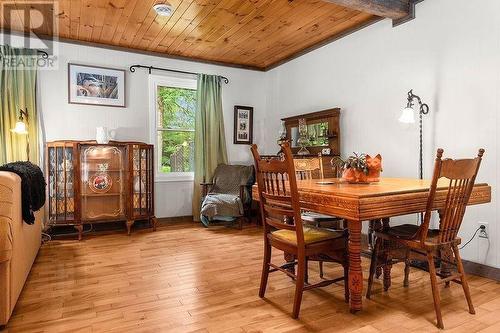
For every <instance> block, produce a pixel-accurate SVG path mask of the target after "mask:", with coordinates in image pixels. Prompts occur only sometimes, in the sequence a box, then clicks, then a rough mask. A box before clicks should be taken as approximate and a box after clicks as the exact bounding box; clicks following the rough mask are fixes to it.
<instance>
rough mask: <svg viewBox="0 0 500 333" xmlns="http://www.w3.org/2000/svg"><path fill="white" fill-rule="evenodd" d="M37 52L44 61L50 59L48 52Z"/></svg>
mask: <svg viewBox="0 0 500 333" xmlns="http://www.w3.org/2000/svg"><path fill="white" fill-rule="evenodd" d="M36 52H38V53H41V54H42V58H43V59H47V58H48V57H49V54H48V53H47V52H45V51H42V50H36Z"/></svg>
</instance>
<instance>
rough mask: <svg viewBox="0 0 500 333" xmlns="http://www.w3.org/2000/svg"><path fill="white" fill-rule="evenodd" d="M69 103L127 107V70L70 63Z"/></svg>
mask: <svg viewBox="0 0 500 333" xmlns="http://www.w3.org/2000/svg"><path fill="white" fill-rule="evenodd" d="M68 103H71V104H89V105H100V106H116V107H122V108H123V107H125V71H124V70H122V69H113V68H106V67H98V66H86V65H79V64H68Z"/></svg>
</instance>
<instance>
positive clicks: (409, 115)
mask: <svg viewBox="0 0 500 333" xmlns="http://www.w3.org/2000/svg"><path fill="white" fill-rule="evenodd" d="M414 101H417V102H418V105H419V112H418V116H419V126H420V141H419V143H420V150H419V165H418V166H419V168H418V173H419V176H420V179H424V171H423V152H422V145H423V143H422V141H423V139H422V136H423V133H422V118H423V115H425V114H428V113H429V106H428V105H427V104H425V103H422V100H421V99H420V97H419V96H417V95H415V94H413V89H412V90H410V91H409V92H408V103H407V104H406V107H405V108H404V109H403V112H402V113H401V117H399V122H401V123H404V124H414V123H415V109H414V108H413V105H414V104H415V103H414Z"/></svg>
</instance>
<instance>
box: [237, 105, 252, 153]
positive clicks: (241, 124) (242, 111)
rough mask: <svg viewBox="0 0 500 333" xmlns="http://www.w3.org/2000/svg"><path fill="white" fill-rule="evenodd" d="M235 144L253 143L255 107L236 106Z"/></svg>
mask: <svg viewBox="0 0 500 333" xmlns="http://www.w3.org/2000/svg"><path fill="white" fill-rule="evenodd" d="M233 143H234V144H240V145H250V144H252V143H253V107H251V106H241V105H235V106H234V135H233Z"/></svg>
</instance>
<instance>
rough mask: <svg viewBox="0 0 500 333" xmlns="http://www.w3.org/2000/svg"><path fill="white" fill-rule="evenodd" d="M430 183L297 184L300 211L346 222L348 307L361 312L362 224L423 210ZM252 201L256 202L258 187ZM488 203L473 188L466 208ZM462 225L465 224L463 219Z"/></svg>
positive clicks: (487, 196) (440, 194)
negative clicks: (325, 215) (347, 239)
mask: <svg viewBox="0 0 500 333" xmlns="http://www.w3.org/2000/svg"><path fill="white" fill-rule="evenodd" d="M430 183H431V181H430V180H421V179H407V178H381V179H380V181H379V182H374V183H361V184H353V183H348V182H345V181H343V180H342V179H338V178H329V179H307V180H298V181H297V187H298V192H299V197H300V206H301V209H304V210H308V211H313V212H317V213H321V214H327V215H333V216H336V217H339V218H343V219H345V220H346V221H347V228H348V232H349V241H348V253H349V291H350V298H349V307H350V311H351V312H352V313H355V312H357V311H360V310H362V306H363V303H362V301H363V300H362V292H363V270H362V267H361V250H362V249H361V229H362V224H363V223H368V222H369V221H373V220H382V219H387V218H391V217H395V216H401V215H408V214H415V213H422V212H424V211H425V210H426V206H427V199H428V192H429V188H430ZM448 185H449V181H447V180H446V179H440V180H439V182H438V185H437V192H436V197H435V200H434V204H433V210H436V211H439V210H440V209H443V208H444V205H445V200H446V195H447V189H448ZM252 197H253V198H254V199H256V200H258V197H259V196H258V189H257V185H254V187H253V189H252ZM490 201H491V187H490V186H489V185H488V184H486V183H477V184H475V185H474V188H473V190H472V193H471V196H470V199H469V203H468V205H478V204H484V203H488V202H490ZM464 223H467V218H465V220H464Z"/></svg>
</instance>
